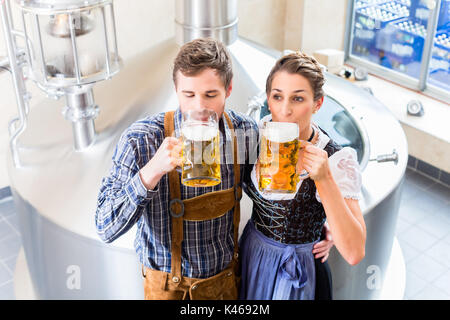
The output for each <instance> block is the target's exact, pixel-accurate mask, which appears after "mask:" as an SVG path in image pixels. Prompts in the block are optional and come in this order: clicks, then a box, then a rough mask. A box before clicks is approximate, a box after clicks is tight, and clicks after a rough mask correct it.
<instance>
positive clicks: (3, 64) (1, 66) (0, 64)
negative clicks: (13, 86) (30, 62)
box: [0, 57, 11, 73]
mask: <svg viewBox="0 0 450 320" xmlns="http://www.w3.org/2000/svg"><path fill="white" fill-rule="evenodd" d="M2 71H9V72H11V70H10V69H9V58H8V57H0V73H2Z"/></svg>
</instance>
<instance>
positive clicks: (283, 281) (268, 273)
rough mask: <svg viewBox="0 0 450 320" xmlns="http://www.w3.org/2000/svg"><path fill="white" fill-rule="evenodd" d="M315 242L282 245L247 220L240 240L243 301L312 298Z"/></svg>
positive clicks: (314, 278) (314, 280)
mask: <svg viewBox="0 0 450 320" xmlns="http://www.w3.org/2000/svg"><path fill="white" fill-rule="evenodd" d="M314 244H315V242H311V243H306V244H284V243H280V242H277V241H275V240H273V239H270V238H268V237H266V236H265V235H264V234H263V233H262V232H260V231H259V230H257V229H256V228H255V225H254V222H253V221H252V220H251V219H250V220H249V221H248V223H247V225H246V226H245V229H244V232H243V233H242V236H241V239H240V241H239V246H240V258H241V288H240V295H239V298H240V299H242V300H313V299H314V291H315V284H316V277H315V276H316V275H315V264H314V255H313V253H312V250H313V246H314Z"/></svg>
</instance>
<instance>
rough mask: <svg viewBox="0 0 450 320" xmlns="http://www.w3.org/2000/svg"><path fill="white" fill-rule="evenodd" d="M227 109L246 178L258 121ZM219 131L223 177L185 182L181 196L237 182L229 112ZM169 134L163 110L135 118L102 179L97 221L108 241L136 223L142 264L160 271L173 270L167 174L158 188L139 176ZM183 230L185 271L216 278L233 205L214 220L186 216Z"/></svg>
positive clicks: (226, 253) (227, 255) (224, 262)
mask: <svg viewBox="0 0 450 320" xmlns="http://www.w3.org/2000/svg"><path fill="white" fill-rule="evenodd" d="M226 112H227V114H228V115H229V117H230V120H231V121H232V123H233V126H234V128H235V130H238V131H237V143H238V163H239V164H240V169H241V175H240V176H241V180H242V179H243V177H244V175H245V174H247V175H248V174H249V170H251V168H252V164H253V163H254V162H253V161H254V160H256V156H255V154H256V153H257V151H256V148H257V139H258V126H257V124H256V122H255V121H254V120H253V119H251V118H249V117H247V116H245V115H242V114H239V113H236V112H235V111H232V110H226ZM181 116H182V115H181V112H180V109H177V110H176V112H175V116H174V118H175V123H174V125H175V135H176V136H177V137H179V136H180V125H181ZM239 130H240V131H239ZM219 131H220V133H221V134H220V143H221V166H220V167H221V169H220V170H221V178H222V182H221V183H220V184H218V185H216V186H213V187H205V188H192V187H186V186H184V185H182V184H180V186H181V198H182V200H183V199H189V198H193V197H196V196H199V195H202V194H204V193H208V192H211V191H219V190H225V189H228V188H231V187H233V185H234V169H233V162H234V161H233V152H232V148H233V147H232V135H231V131H230V129H229V128H228V124H227V122H226V121H225V117H224V116H222V118H221V119H220V120H219ZM164 138H165V137H164V113H159V114H156V115H153V116H149V117H146V118H144V119H142V120H139V121H136V122H135V123H133V124H132V125H131V126H130V127H129V128H128V129H127V130H126V131H125V132H124V133H123V134H122V136H121V138H120V140H119V142H118V144H117V146H116V149H115V151H114V154H113V159H112V160H113V165H112V168H111V171H110V173H109V175H108V176H107V177H105V178H103V180H102V186H101V188H100V192H99V196H98V202H97V212H96V215H95V222H96V227H97V233H98V234H99V236H100V238H101V239H102V240H103V241H104V242H111V241H113V240H114V239H116V238H118V237H119V236H120V235H122V234H124V233H125V232H127V231H128V230H129V229H130V228H131V227H132V226H133V225H134V224H135V223H137V233H136V239H135V242H134V246H135V250H136V252H137V254H138V256H139V259H140V261H141V263H142V264H144V265H145V266H146V267H149V268H152V269H155V270H161V271H165V272H170V271H171V216H170V213H169V210H168V204H169V200H170V195H169V183H168V182H169V179H168V175H167V174H166V175H164V176H163V178H162V179H161V180H160V181H159V183H158V185H157V186H156V187H155V189H154V190H147V189H146V188H145V187H144V185H143V184H142V181H141V179H140V177H139V170H140V168H142V167H143V166H145V164H146V163H147V162H148V161H149V160H150V159H151V158H152V157H153V155H154V154H155V153H156V151H157V150H158V148H159V146H160V145H161V143H162V141H163V140H164ZM230 146H231V147H230ZM255 152H256V153H255ZM183 230H184V241H183V243H182V261H181V263H182V273H183V276H187V277H192V278H206V277H211V276H213V275H215V274H217V273H219V272H221V271H222V270H223V269H225V268H226V267H227V266H228V264H229V263H230V261H231V258H232V256H233V248H234V234H233V210H231V211H229V212H227V213H226V214H225V215H223V216H222V217H219V218H216V219H212V220H205V221H184V223H183Z"/></svg>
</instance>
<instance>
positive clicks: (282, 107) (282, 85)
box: [267, 71, 323, 131]
mask: <svg viewBox="0 0 450 320" xmlns="http://www.w3.org/2000/svg"><path fill="white" fill-rule="evenodd" d="M267 102H268V104H269V108H270V112H271V113H272V120H273V121H277V122H295V123H297V124H298V125H299V128H300V131H302V130H305V129H307V128H308V127H309V125H310V122H311V117H312V114H313V112H314V111H317V110H319V109H320V107H321V106H322V103H323V98H321V99H319V100H317V101H314V92H313V90H312V88H311V85H310V84H309V81H308V80H307V79H306V78H305V77H304V76H301V75H299V74H291V73H288V72H286V71H278V72H277V73H275V75H274V77H273V80H272V89H271V91H270V92H269V94H268V97H267Z"/></svg>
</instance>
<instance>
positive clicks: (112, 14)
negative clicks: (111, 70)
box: [109, 2, 119, 62]
mask: <svg viewBox="0 0 450 320" xmlns="http://www.w3.org/2000/svg"><path fill="white" fill-rule="evenodd" d="M109 8H110V10H111V19H112V23H111V25H112V28H113V35H114V54H115V57H114V59H115V61H116V62H118V61H119V49H118V47H117V34H116V18H115V17H114V6H113V3H112V2H111V3H110V5H109Z"/></svg>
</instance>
